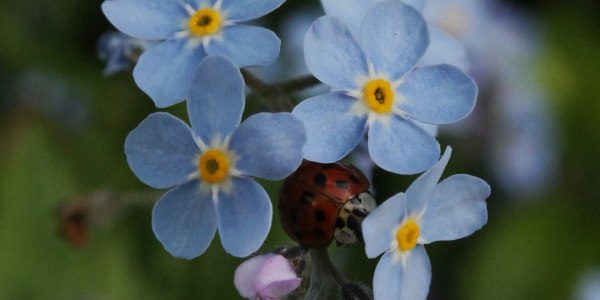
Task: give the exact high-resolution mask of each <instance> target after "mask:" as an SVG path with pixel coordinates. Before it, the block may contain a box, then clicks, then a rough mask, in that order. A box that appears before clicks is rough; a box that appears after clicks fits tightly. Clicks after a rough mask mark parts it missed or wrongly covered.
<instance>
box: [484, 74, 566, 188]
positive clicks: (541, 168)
mask: <svg viewBox="0 0 600 300" xmlns="http://www.w3.org/2000/svg"><path fill="white" fill-rule="evenodd" d="M505 69H506V70H507V71H508V68H506V67H505ZM496 87H497V88H496V91H497V92H496V94H495V95H494V99H493V101H492V102H491V104H490V105H492V110H493V111H494V112H495V113H496V115H495V122H494V124H495V126H493V127H492V128H490V130H489V131H488V133H489V134H490V135H491V136H493V138H491V139H490V141H489V142H488V143H487V146H488V147H489V148H488V149H487V151H485V152H486V153H487V155H489V158H490V166H491V172H492V174H494V175H495V177H496V179H497V181H498V183H499V184H500V186H501V187H502V188H503V190H504V191H506V192H507V193H509V194H511V195H512V196H515V197H519V198H522V199H527V198H531V197H528V196H531V195H535V194H537V193H540V192H542V191H544V190H545V189H546V187H547V186H548V184H550V183H551V182H552V181H553V179H555V178H556V175H557V174H556V170H557V164H558V159H557V156H558V155H557V152H558V150H557V149H558V146H557V145H558V140H559V138H557V132H558V131H557V130H556V128H555V125H554V118H553V114H552V112H551V111H550V108H549V107H548V103H547V101H546V99H545V96H544V93H543V91H542V90H540V89H539V88H538V87H537V85H536V83H535V82H533V80H531V78H530V77H529V76H527V75H526V72H525V71H524V70H522V69H521V67H520V66H515V65H513V68H512V71H511V72H510V73H508V74H503V75H502V76H499V78H498V79H497V80H496Z"/></svg>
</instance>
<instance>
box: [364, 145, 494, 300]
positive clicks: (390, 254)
mask: <svg viewBox="0 0 600 300" xmlns="http://www.w3.org/2000/svg"><path fill="white" fill-rule="evenodd" d="M451 152H452V149H451V148H450V147H448V149H447V150H446V152H445V153H444V155H443V156H442V158H441V159H440V161H439V162H438V163H436V164H435V165H434V166H433V167H432V168H431V169H429V170H428V171H427V172H425V173H423V174H422V175H421V176H419V178H417V179H416V180H415V181H414V182H413V184H411V186H410V187H409V188H408V190H407V191H406V194H403V193H400V194H397V195H395V196H393V197H391V198H390V199H388V200H386V201H385V202H383V203H382V204H381V205H380V206H379V207H378V208H376V209H375V210H374V211H372V212H371V213H370V214H369V215H368V216H367V217H366V218H365V220H364V221H363V223H362V230H363V236H364V239H365V246H366V252H367V256H368V257H369V258H373V257H376V256H378V255H380V254H381V253H384V254H383V256H382V257H381V259H380V260H379V263H378V264H377V267H376V269H375V275H374V278H373V292H374V294H375V299H400V300H402V299H411V300H414V299H426V297H427V294H428V292H429V284H430V282H431V264H430V262H429V257H428V256H427V253H426V252H425V248H424V247H423V245H424V244H428V243H431V242H435V241H448V240H455V239H459V238H462V237H465V236H468V235H470V234H472V233H473V232H474V231H476V230H478V229H479V228H481V227H482V226H483V225H484V224H485V223H486V222H487V208H486V203H485V199H486V198H487V197H488V196H489V195H490V187H489V185H488V184H487V183H485V181H483V180H481V179H479V178H477V177H473V176H470V175H465V174H459V175H453V176H450V177H448V178H446V179H445V180H443V181H442V182H440V183H439V184H438V181H439V179H440V176H441V175H442V172H443V171H444V169H445V167H446V164H447V163H448V160H449V159H450V155H451Z"/></svg>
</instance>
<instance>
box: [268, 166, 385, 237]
mask: <svg viewBox="0 0 600 300" xmlns="http://www.w3.org/2000/svg"><path fill="white" fill-rule="evenodd" d="M368 189H369V181H368V180H367V178H366V176H365V175H364V174H363V173H362V172H361V171H360V170H359V169H358V168H356V167H354V166H353V165H351V164H348V163H344V162H337V163H330V164H321V163H316V162H311V161H307V160H304V161H303V162H302V164H301V165H300V167H299V168H298V170H296V171H295V172H294V173H292V174H291V175H290V176H288V177H287V178H286V179H285V181H284V182H283V186H282V187H281V192H280V195H279V214H280V217H281V222H282V224H283V228H284V230H285V231H286V232H287V234H288V235H289V236H290V237H291V238H292V239H293V240H295V241H296V242H298V244H300V246H303V247H306V248H324V247H327V246H328V245H329V244H330V243H331V241H332V240H333V239H335V240H336V242H337V244H338V245H342V246H348V245H350V244H354V243H356V242H357V241H358V240H362V231H361V223H362V220H363V219H364V218H365V217H366V216H367V215H368V214H369V213H370V212H371V211H372V210H373V209H375V207H376V206H377V204H376V203H375V199H373V196H371V193H369V191H368Z"/></svg>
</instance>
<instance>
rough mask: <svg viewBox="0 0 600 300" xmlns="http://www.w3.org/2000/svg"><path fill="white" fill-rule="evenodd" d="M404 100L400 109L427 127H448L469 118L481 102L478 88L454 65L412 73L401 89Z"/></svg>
mask: <svg viewBox="0 0 600 300" xmlns="http://www.w3.org/2000/svg"><path fill="white" fill-rule="evenodd" d="M398 90H399V92H400V93H401V94H402V96H403V97H404V101H402V103H401V104H400V109H402V110H403V111H406V112H407V113H408V114H409V115H410V116H411V117H414V118H415V119H417V120H419V121H423V122H427V123H433V124H448V123H453V122H456V121H458V120H460V119H462V118H464V117H466V116H467V115H468V114H469V113H471V111H473V108H475V100H476V99H477V84H476V83H475V81H474V80H473V79H472V78H471V77H469V75H467V74H465V73H464V72H463V71H461V70H460V69H458V68H456V67H453V66H450V65H437V66H430V67H424V68H419V69H416V70H414V71H413V72H410V73H409V74H408V75H406V77H405V81H404V83H403V84H402V85H401V86H400V87H398Z"/></svg>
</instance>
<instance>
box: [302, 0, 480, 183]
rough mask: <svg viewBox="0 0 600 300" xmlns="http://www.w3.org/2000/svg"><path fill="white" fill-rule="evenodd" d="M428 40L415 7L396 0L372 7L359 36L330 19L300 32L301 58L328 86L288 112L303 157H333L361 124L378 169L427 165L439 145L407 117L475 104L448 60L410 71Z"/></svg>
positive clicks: (472, 90)
mask: <svg viewBox="0 0 600 300" xmlns="http://www.w3.org/2000/svg"><path fill="white" fill-rule="evenodd" d="M427 45H428V33H427V26H426V24H425V22H424V20H423V18H422V16H421V14H420V13H419V12H418V11H416V10H415V9H414V8H413V7H411V6H409V5H406V4H403V3H402V2H400V1H386V2H382V3H380V4H377V5H375V6H374V7H372V8H371V9H370V10H369V11H368V12H367V15H366V17H365V19H364V21H363V23H362V27H361V34H360V39H359V41H356V40H355V39H354V37H353V36H352V35H351V34H350V33H349V32H348V29H347V27H346V26H345V25H344V24H343V23H342V22H341V21H340V20H338V19H337V18H335V17H331V16H324V17H321V18H319V19H317V20H316V21H315V22H314V24H313V25H312V26H311V28H310V30H309V31H308V32H307V34H306V38H305V49H304V53H305V59H306V63H307V66H308V68H309V69H310V70H311V72H312V73H313V74H314V75H315V76H316V77H317V78H318V79H319V80H321V82H323V83H325V84H327V85H329V86H331V87H332V88H333V89H334V92H331V93H328V94H324V95H320V96H316V97H313V98H310V99H307V100H305V101H303V102H302V103H300V104H299V105H298V106H296V108H295V109H294V111H293V114H294V115H295V116H297V117H298V118H299V119H301V120H302V121H303V122H304V124H305V126H306V130H307V133H308V140H307V143H306V146H305V147H304V155H305V158H307V159H309V160H313V161H317V162H323V163H329V162H333V161H337V160H339V159H341V158H343V157H344V156H346V155H347V154H348V153H349V152H350V151H351V150H352V149H354V147H356V145H357V144H358V143H359V141H360V140H361V138H362V137H363V135H364V133H365V130H366V129H368V137H369V141H368V147H369V153H370V155H371V157H372V158H373V161H374V162H375V163H376V164H377V165H378V166H380V167H382V168H383V169H386V170H388V171H391V172H394V173H400V174H413V173H418V172H421V171H423V170H425V169H427V168H429V167H430V166H431V165H433V164H434V163H435V162H436V161H437V160H438V158H439V154H440V148H439V144H438V142H437V141H436V140H435V138H434V137H432V136H431V134H429V133H428V132H427V131H426V130H424V129H423V128H422V127H421V126H418V125H417V124H415V122H414V121H413V120H418V121H422V122H425V123H430V124H448V123H453V122H455V121H457V120H460V119H462V118H464V117H465V116H467V115H468V114H469V113H470V112H471V111H472V110H473V107H474V106H475V100H476V96H477V85H476V83H475V81H473V79H471V78H470V77H469V76H468V75H466V74H464V73H463V72H462V71H461V70H459V69H458V68H455V67H452V66H450V65H436V66H429V67H423V68H417V69H414V70H413V68H414V66H415V65H416V63H417V62H418V60H419V59H420V58H421V57H422V55H423V53H424V52H425V49H426V48H427ZM411 70H412V71H411Z"/></svg>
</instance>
